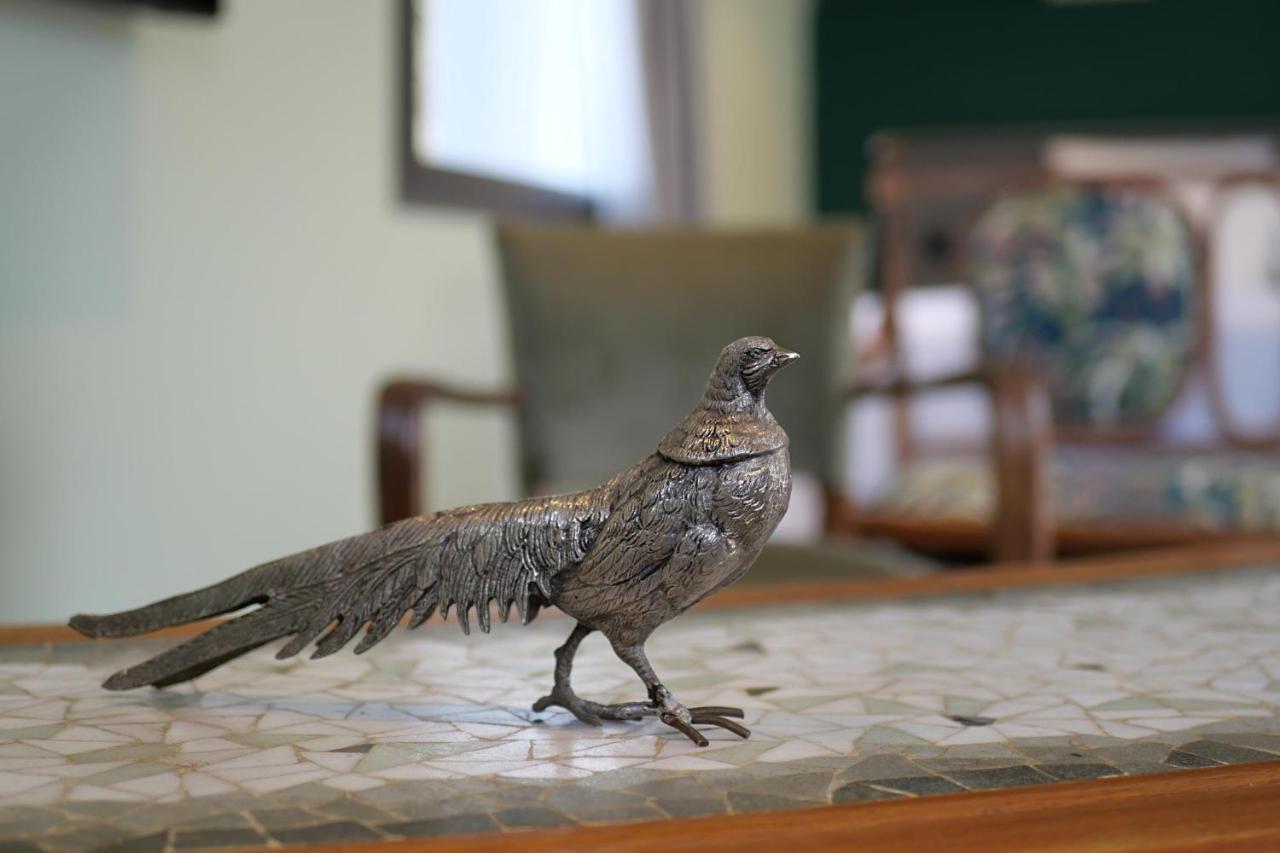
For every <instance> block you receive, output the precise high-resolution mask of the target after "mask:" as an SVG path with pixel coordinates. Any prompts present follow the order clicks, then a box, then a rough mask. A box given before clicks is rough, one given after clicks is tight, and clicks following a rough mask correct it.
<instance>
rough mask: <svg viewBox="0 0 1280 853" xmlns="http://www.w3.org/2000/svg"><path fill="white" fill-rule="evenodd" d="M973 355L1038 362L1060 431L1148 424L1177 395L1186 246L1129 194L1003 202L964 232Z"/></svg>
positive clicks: (1183, 235) (1177, 226)
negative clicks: (974, 307)
mask: <svg viewBox="0 0 1280 853" xmlns="http://www.w3.org/2000/svg"><path fill="white" fill-rule="evenodd" d="M971 269H972V275H973V283H974V286H975V288H976V290H977V294H978V298H979V300H980V304H981V312H982V317H983V323H984V330H983V346H984V349H985V354H986V355H987V357H989V358H991V359H993V360H997V361H1008V360H1015V359H1016V360H1021V361H1030V362H1031V363H1033V364H1035V365H1037V366H1038V367H1039V369H1040V370H1042V371H1043V372H1044V374H1045V378H1046V380H1047V381H1048V382H1049V386H1050V391H1051V394H1052V397H1053V400H1054V407H1055V416H1056V418H1057V420H1058V422H1059V423H1063V424H1070V425H1073V426H1117V425H1124V426H1137V425H1145V424H1149V423H1151V422H1152V421H1153V420H1154V419H1155V418H1156V417H1157V416H1159V415H1160V414H1161V413H1162V412H1163V411H1164V409H1165V408H1166V406H1167V405H1168V404H1169V403H1170V402H1171V401H1172V399H1173V397H1174V395H1176V394H1177V392H1178V390H1179V387H1180V385H1181V383H1182V379H1183V376H1184V374H1185V373H1186V371H1187V367H1188V365H1189V362H1190V359H1191V355H1192V346H1193V337H1194V328H1193V321H1194V313H1195V300H1194V293H1193V287H1194V273H1195V258H1194V243H1193V239H1192V235H1191V233H1190V232H1189V230H1188V228H1187V226H1186V224H1185V222H1184V220H1183V219H1182V218H1181V217H1180V216H1179V215H1178V213H1177V212H1176V211H1175V210H1174V209H1173V208H1172V207H1170V206H1168V205H1167V204H1165V203H1163V202H1161V201H1160V200H1158V199H1157V198H1155V197H1153V196H1151V195H1149V194H1144V193H1142V192H1140V191H1137V190H1131V189H1123V188H1115V187H1108V188H1080V187H1068V188H1059V189H1053V190H1046V191H1039V192H1026V193H1020V194H1014V195H1008V196H1005V197H1003V198H1001V199H1000V200H999V201H997V202H996V203H995V204H994V205H993V206H992V207H991V208H989V209H988V210H987V211H986V213H985V214H984V215H983V216H982V217H981V218H980V219H979V220H978V222H977V224H976V225H975V227H974V230H973V233H972V262H971Z"/></svg>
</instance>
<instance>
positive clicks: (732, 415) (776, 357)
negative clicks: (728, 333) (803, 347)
mask: <svg viewBox="0 0 1280 853" xmlns="http://www.w3.org/2000/svg"><path fill="white" fill-rule="evenodd" d="M799 357H800V356H798V355H796V354H795V353H794V352H792V351H791V350H789V349H784V348H783V347H780V346H778V345H777V344H775V343H774V342H773V340H772V339H770V338H764V337H749V338H738V339H737V340H736V341H734V342H733V343H731V344H729V345H728V346H727V347H725V348H724V349H722V350H721V351H720V358H719V359H717V360H716V366H715V369H714V370H712V371H711V377H710V378H709V379H708V380H707V390H706V391H705V392H704V393H703V395H702V400H701V401H699V403H698V405H697V406H696V407H694V410H693V411H692V412H690V413H689V416H688V417H686V418H685V419H684V420H683V421H681V422H680V423H679V424H677V425H676V427H675V428H674V429H673V430H671V432H669V433H667V435H666V437H665V438H663V439H662V443H661V444H659V445H658V452H659V453H660V454H662V455H663V456H665V457H666V458H668V459H671V460H673V461H676V462H681V463H684V464H686V465H710V464H720V463H724V462H731V461H733V460H736V459H746V458H748V457H751V456H758V455H760V454H762V453H771V452H773V451H775V450H778V449H779V448H782V447H786V446H787V434H786V433H785V432H784V431H783V430H782V427H780V426H778V422H777V421H775V420H774V419H773V415H772V414H770V413H769V409H768V408H767V407H766V406H765V402H764V391H765V388H766V387H767V386H768V385H769V380H770V379H772V378H773V375H774V374H775V373H777V372H778V371H779V370H781V369H782V368H784V367H786V366H787V365H788V364H790V363H791V362H793V361H795V360H796V359H797V358H799Z"/></svg>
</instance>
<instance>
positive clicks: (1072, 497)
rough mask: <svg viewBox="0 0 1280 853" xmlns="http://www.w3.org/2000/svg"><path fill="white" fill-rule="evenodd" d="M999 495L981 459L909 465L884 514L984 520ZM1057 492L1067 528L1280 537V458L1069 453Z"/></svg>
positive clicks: (1061, 461) (1060, 456)
mask: <svg viewBox="0 0 1280 853" xmlns="http://www.w3.org/2000/svg"><path fill="white" fill-rule="evenodd" d="M994 489H995V486H994V480H993V479H992V476H991V468H990V465H989V464H988V462H987V460H986V459H984V458H982V457H979V456H974V457H950V458H939V459H931V460H927V461H921V462H917V463H915V464H913V465H911V466H910V467H909V468H908V470H907V472H906V474H905V475H904V476H902V477H901V478H899V480H898V482H897V483H895V484H894V486H893V487H892V488H891V489H890V490H889V492H888V494H887V495H885V496H884V498H883V499H882V500H881V501H880V508H881V509H885V510H889V511H892V512H895V513H900V514H904V515H910V516H916V517H927V518H939V519H941V518H946V519H963V520H985V519H988V518H990V517H991V514H992V512H993V510H994V507H995V491H994ZM1053 491H1054V495H1053V500H1054V513H1055V516H1056V517H1057V519H1058V520H1059V522H1065V523H1071V522H1084V523H1088V522H1107V523H1116V522H1121V523H1124V522H1128V523H1141V522H1151V523H1162V524H1169V523H1175V524H1176V523H1182V524H1187V525H1189V526H1192V527H1196V528H1200V529H1204V530H1239V531H1277V532H1280V459H1277V458H1276V457H1275V456H1274V455H1267V454H1262V453H1246V452H1232V451H1222V452H1214V453H1194V454H1182V455H1178V454H1173V453H1167V452H1166V453H1158V452H1154V451H1143V450H1141V449H1138V448H1132V449H1129V448H1091V447H1063V448H1060V449H1059V451H1058V452H1057V453H1056V455H1055V459H1054V466H1053Z"/></svg>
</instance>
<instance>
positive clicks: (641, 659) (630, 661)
mask: <svg viewBox="0 0 1280 853" xmlns="http://www.w3.org/2000/svg"><path fill="white" fill-rule="evenodd" d="M613 650H614V652H615V653H616V654H617V655H618V657H619V658H621V659H622V661H623V662H624V663H626V664H627V665H628V666H630V667H631V668H632V669H634V670H635V671H636V675H638V676H640V680H641V681H643V682H644V685H645V687H647V688H648V689H649V705H648V706H647V712H648V713H650V714H656V715H657V717H658V719H659V720H662V722H664V723H666V724H667V725H668V726H671V728H673V729H677V730H678V731H680V732H681V733H682V734H684V736H685V737H687V738H689V740H691V741H693V742H694V743H695V744H697V745H698V746H706V745H707V739H706V738H705V737H704V736H703V734H702V732H700V731H698V730H697V729H695V728H694V726H697V725H708V726H719V727H720V728H722V729H727V730H729V731H731V732H733V733H734V734H735V735H737V736H738V737H740V738H747V737H750V736H751V730H750V729H748V728H747V727H746V726H744V725H741V724H739V723H735V722H733V721H732V720H729V719H726V717H737V718H738V719H742V718H743V716H744V715H743V713H742V709H741V708H727V707H724V706H721V705H705V706H701V707H697V708H686V707H685V706H684V705H682V704H680V703H679V702H677V701H676V699H675V697H674V696H672V695H671V691H670V690H668V689H667V688H666V687H665V686H664V685H663V684H662V682H661V681H659V680H658V675H657V673H655V672H654V671H653V667H652V666H650V665H649V658H648V657H647V656H646V655H645V653H644V643H636V644H634V645H629V646H628V645H622V644H620V643H614V645H613Z"/></svg>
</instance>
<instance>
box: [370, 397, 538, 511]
mask: <svg viewBox="0 0 1280 853" xmlns="http://www.w3.org/2000/svg"><path fill="white" fill-rule="evenodd" d="M438 402H444V403H460V404H463V405H470V406H489V405H501V406H516V405H519V403H520V393H519V392H518V391H477V390H473V389H469V388H458V387H455V386H452V385H445V384H441V383H438V382H432V381H430V380H424V379H408V378H396V379H392V380H390V381H388V382H386V383H384V384H383V386H382V390H381V391H380V392H379V394H378V439H377V441H378V500H379V505H378V511H379V514H380V516H381V519H382V523H383V524H390V523H391V522H393V521H399V520H400V519H402V518H410V517H412V516H415V515H421V514H422V513H423V512H424V511H425V509H426V508H425V507H424V506H423V505H422V477H423V464H422V457H423V450H422V411H423V409H425V408H426V407H427V406H428V405H431V404H433V403H438Z"/></svg>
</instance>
